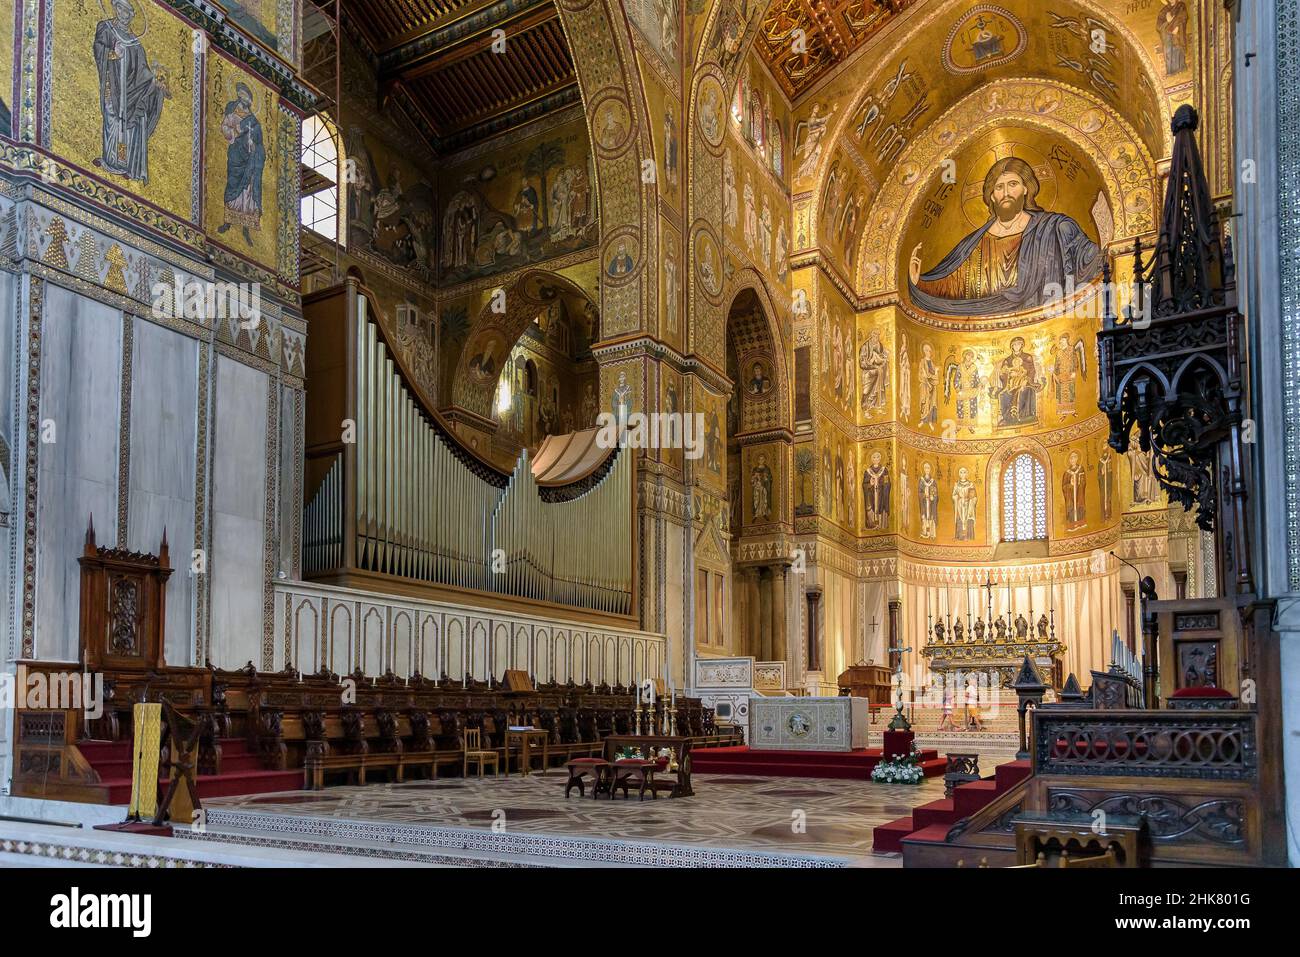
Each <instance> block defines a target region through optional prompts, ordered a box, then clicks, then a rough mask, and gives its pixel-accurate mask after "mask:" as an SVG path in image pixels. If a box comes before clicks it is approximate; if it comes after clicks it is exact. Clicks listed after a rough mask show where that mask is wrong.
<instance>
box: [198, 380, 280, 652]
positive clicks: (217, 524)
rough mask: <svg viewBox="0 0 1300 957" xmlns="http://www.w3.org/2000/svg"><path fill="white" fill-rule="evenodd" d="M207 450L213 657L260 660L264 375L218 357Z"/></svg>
mask: <svg viewBox="0 0 1300 957" xmlns="http://www.w3.org/2000/svg"><path fill="white" fill-rule="evenodd" d="M215 391H216V397H215V401H216V410H215V419H214V423H213V433H214V434H213V447H212V552H211V555H210V556H209V561H208V571H209V574H210V575H211V589H212V598H211V624H210V634H211V642H212V652H211V654H212V661H213V663H214V664H216V665H217V666H218V667H220V668H236V667H240V666H242V665H244V664H245V663H246V662H248V661H252V662H253V663H254V664H255V665H257V666H258V667H261V662H262V593H263V586H264V583H265V575H264V572H263V560H264V541H265V538H264V536H265V535H266V534H267V532H266V528H265V522H264V515H263V512H264V510H265V502H266V496H265V492H264V490H265V487H266V481H267V477H268V476H267V468H266V415H267V396H268V392H267V381H266V375H265V374H264V373H262V372H259V371H258V370H256V369H253V368H251V367H249V366H245V365H241V364H239V363H238V362H235V361H234V360H231V359H228V358H226V357H225V356H218V357H217V369H216V389H215Z"/></svg>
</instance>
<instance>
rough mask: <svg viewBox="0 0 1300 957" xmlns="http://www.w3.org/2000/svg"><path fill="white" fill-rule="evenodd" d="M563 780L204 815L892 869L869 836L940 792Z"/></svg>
mask: <svg viewBox="0 0 1300 957" xmlns="http://www.w3.org/2000/svg"><path fill="white" fill-rule="evenodd" d="M564 783H565V775H564V773H563V772H562V771H559V772H557V771H552V772H551V773H549V774H547V775H540V774H532V775H529V776H528V777H521V776H518V775H512V776H510V777H509V778H506V777H500V778H495V779H493V778H484V779H482V780H479V779H477V778H470V779H468V780H465V781H459V780H458V781H455V782H446V783H443V782H416V783H407V784H370V785H366V786H364V787H354V786H344V787H333V788H330V789H329V790H328V791H324V792H320V791H313V792H293V793H285V794H271V795H258V796H256V797H229V798H218V799H214V800H211V801H207V802H205V807H206V808H207V809H208V811H209V813H210V814H211V813H214V812H218V813H219V812H230V815H231V816H230V820H232V821H233V820H235V819H238V825H239V827H240V828H241V829H242V830H244V831H245V832H248V831H249V830H253V831H256V829H257V827H258V823H257V818H256V816H257V815H259V814H261V815H270V816H275V817H276V818H278V819H282V820H283V819H288V820H290V821H294V820H297V821H299V824H300V825H301V826H303V827H307V826H308V825H309V824H310V823H311V822H312V821H316V822H321V823H330V822H344V821H347V822H362V823H364V824H365V825H367V826H368V827H373V826H375V825H383V824H385V823H388V824H392V825H394V826H399V825H425V826H430V827H451V828H468V829H473V830H483V831H493V830H494V825H495V831H497V832H500V831H502V830H504V831H505V832H507V833H512V834H516V835H520V836H525V835H531V836H536V837H543V836H547V837H556V838H570V837H579V838H597V839H601V840H609V841H620V842H628V843H632V844H644V843H646V842H650V843H652V844H664V845H692V846H696V847H704V848H710V849H719V850H722V849H733V850H737V851H749V852H758V853H763V854H786V855H792V856H797V857H800V858H808V857H822V858H825V857H830V858H835V859H838V860H839V861H842V862H845V863H848V864H850V865H853V866H868V867H897V866H900V865H901V863H902V861H901V858H900V857H899V856H898V855H873V854H872V853H871V830H872V828H873V827H875V826H876V825H878V824H883V823H885V822H887V821H891V820H893V819H895V818H897V817H900V816H902V815H905V814H907V813H908V812H909V811H910V810H911V809H912V808H913V807H915V806H916V805H918V804H924V803H927V802H929V801H934V800H937V799H939V798H941V797H942V796H943V782H942V780H941V779H938V778H932V779H929V780H927V781H926V782H925V783H924V784H922V785H920V786H914V787H913V786H906V785H881V784H872V783H871V782H870V781H844V780H822V779H818V780H816V781H810V780H808V779H807V778H782V777H745V778H737V777H733V776H728V775H709V774H697V775H694V777H693V785H694V788H695V796H694V797H691V798H678V799H669V798H666V797H661V798H659V799H658V800H654V801H652V800H650V799H649V798H648V797H647V799H646V800H645V801H638V800H637V799H636V798H635V797H632V798H631V799H630V800H626V801H625V800H623V798H621V797H620V798H618V799H616V800H614V801H610V800H609V799H607V798H604V797H602V798H601V799H599V800H593V799H592V798H591V796H590V791H588V795H587V797H585V798H580V797H578V794H577V792H576V791H575V792H573V794H572V796H570V797H569V798H568V799H567V800H566V799H565V797H564ZM219 816H221V817H223V818H224V817H226V815H219ZM498 822H500V823H498ZM268 824H269V819H268ZM277 828H278V829H281V830H282V828H280V827H279V826H277Z"/></svg>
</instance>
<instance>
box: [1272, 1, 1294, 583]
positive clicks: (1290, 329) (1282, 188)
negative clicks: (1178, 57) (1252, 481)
mask: <svg viewBox="0 0 1300 957" xmlns="http://www.w3.org/2000/svg"><path fill="white" fill-rule="evenodd" d="M1276 17H1277V72H1276V82H1275V84H1274V86H1273V89H1274V91H1275V95H1276V97H1277V114H1276V121H1277V177H1278V183H1277V205H1278V210H1277V214H1278V215H1277V221H1278V224H1279V226H1278V257H1277V258H1278V266H1279V268H1280V270H1281V276H1280V277H1279V280H1280V283H1281V306H1282V317H1281V318H1282V389H1283V393H1282V404H1283V408H1284V409H1285V414H1284V415H1283V416H1282V428H1283V441H1284V444H1285V451H1286V471H1287V483H1286V536H1287V584H1288V586H1289V587H1290V589H1291V590H1292V591H1297V590H1300V163H1298V162H1296V160H1295V157H1296V156H1297V155H1300V2H1298V0H1277V6H1276Z"/></svg>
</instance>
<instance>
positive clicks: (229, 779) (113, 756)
mask: <svg viewBox="0 0 1300 957" xmlns="http://www.w3.org/2000/svg"><path fill="white" fill-rule="evenodd" d="M77 747H78V748H79V749H80V750H81V753H82V754H83V755H84V756H85V758H86V761H87V762H89V764H90V766H91V767H92V768H94V769H95V771H96V773H98V774H99V786H100V787H102V788H104V790H105V791H106V794H107V800H106V802H105V803H107V804H129V803H130V802H131V742H130V741H129V740H126V741H82V742H79V743H78V745H77ZM302 780H303V779H302V771H301V770H296V771H267V770H265V769H263V767H262V763H261V761H260V760H259V759H258V757H257V755H256V754H250V753H249V751H248V743H247V742H246V741H244V740H243V739H242V738H222V739H221V773H220V774H199V775H196V776H195V782H196V783H197V784H198V787H199V800H201V801H202V800H205V799H207V798H217V797H232V796H234V795H237V794H266V793H270V792H273V791H298V790H301V789H302ZM159 784H160V787H161V788H162V789H164V790H165V789H166V787H167V780H166V778H163V779H162V780H161V781H160V782H159ZM161 793H162V792H161V791H160V792H159V795H160V796H161Z"/></svg>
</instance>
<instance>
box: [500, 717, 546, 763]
mask: <svg viewBox="0 0 1300 957" xmlns="http://www.w3.org/2000/svg"><path fill="white" fill-rule="evenodd" d="M537 741H540V742H541V746H542V773H543V774H545V773H546V769H547V768H548V767H550V764H551V750H550V745H551V735H550V732H548V731H543V730H542V729H541V728H509V729H507V730H506V736H505V749H506V774H509V773H510V748H511V747H512V746H514V747H518V748H519V764H520V768H519V772H520V773H521V774H524V775H527V774H528V772H529V771H530V770H531V769H532V764H533V748H534V747H535V744H534V742H537Z"/></svg>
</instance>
